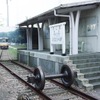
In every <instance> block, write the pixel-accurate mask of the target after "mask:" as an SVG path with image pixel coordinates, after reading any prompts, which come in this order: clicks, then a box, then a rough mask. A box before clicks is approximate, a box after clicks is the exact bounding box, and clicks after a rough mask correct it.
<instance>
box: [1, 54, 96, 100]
mask: <svg viewBox="0 0 100 100" xmlns="http://www.w3.org/2000/svg"><path fill="white" fill-rule="evenodd" d="M2 56H3V55H2ZM0 69H2V70H1V72H2V74H3V75H6V73H7V72H6V70H7V71H8V72H9V73H10V74H11V75H8V76H9V78H8V79H9V80H11V82H12V81H13V80H15V78H14V77H16V78H17V79H18V82H17V84H18V85H17V86H18V87H17V89H18V90H17V91H19V92H18V94H19V96H18V94H16V97H18V98H17V99H18V100H98V99H97V98H96V97H92V96H91V95H88V94H86V93H84V92H82V91H80V90H78V89H76V88H73V87H70V88H66V87H65V86H64V85H63V84H62V83H61V82H57V81H56V80H47V81H46V85H45V88H44V90H43V91H39V90H37V89H36V88H34V87H35V86H34V84H31V83H28V82H27V76H29V75H33V69H32V68H29V67H27V66H25V65H23V64H20V63H18V62H16V61H6V62H0ZM4 69H6V70H4ZM1 72H0V73H1ZM12 75H14V77H12ZM8 76H7V77H8ZM19 81H20V82H19ZM11 84H12V83H11ZM11 84H10V85H11ZM15 84H16V83H15ZM22 98H23V99H22ZM11 100H12V99H11ZM15 100H16V99H15Z"/></svg>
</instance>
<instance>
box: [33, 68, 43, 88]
mask: <svg viewBox="0 0 100 100" xmlns="http://www.w3.org/2000/svg"><path fill="white" fill-rule="evenodd" d="M34 76H35V88H36V89H38V90H43V89H44V86H45V75H44V72H43V71H42V69H41V68H40V67H37V68H36V69H35V70H34Z"/></svg>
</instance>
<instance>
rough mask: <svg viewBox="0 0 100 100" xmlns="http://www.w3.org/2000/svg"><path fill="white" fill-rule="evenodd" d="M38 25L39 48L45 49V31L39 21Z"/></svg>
mask: <svg viewBox="0 0 100 100" xmlns="http://www.w3.org/2000/svg"><path fill="white" fill-rule="evenodd" d="M42 25H43V24H42ZM37 26H38V50H43V31H42V28H40V25H39V23H37ZM42 27H43V26H42Z"/></svg>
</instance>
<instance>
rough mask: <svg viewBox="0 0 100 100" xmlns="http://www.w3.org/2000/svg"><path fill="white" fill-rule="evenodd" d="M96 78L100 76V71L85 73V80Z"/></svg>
mask: <svg viewBox="0 0 100 100" xmlns="http://www.w3.org/2000/svg"><path fill="white" fill-rule="evenodd" d="M94 76H95V77H97V76H100V71H94V72H87V73H84V78H90V77H94Z"/></svg>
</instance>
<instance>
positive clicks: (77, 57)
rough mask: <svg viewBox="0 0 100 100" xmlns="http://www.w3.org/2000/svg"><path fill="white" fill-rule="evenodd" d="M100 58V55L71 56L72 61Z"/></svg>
mask: <svg viewBox="0 0 100 100" xmlns="http://www.w3.org/2000/svg"><path fill="white" fill-rule="evenodd" d="M98 57H99V58H100V53H85V54H84V53H83V54H77V55H70V56H69V58H70V59H71V60H74V59H86V58H98Z"/></svg>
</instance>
